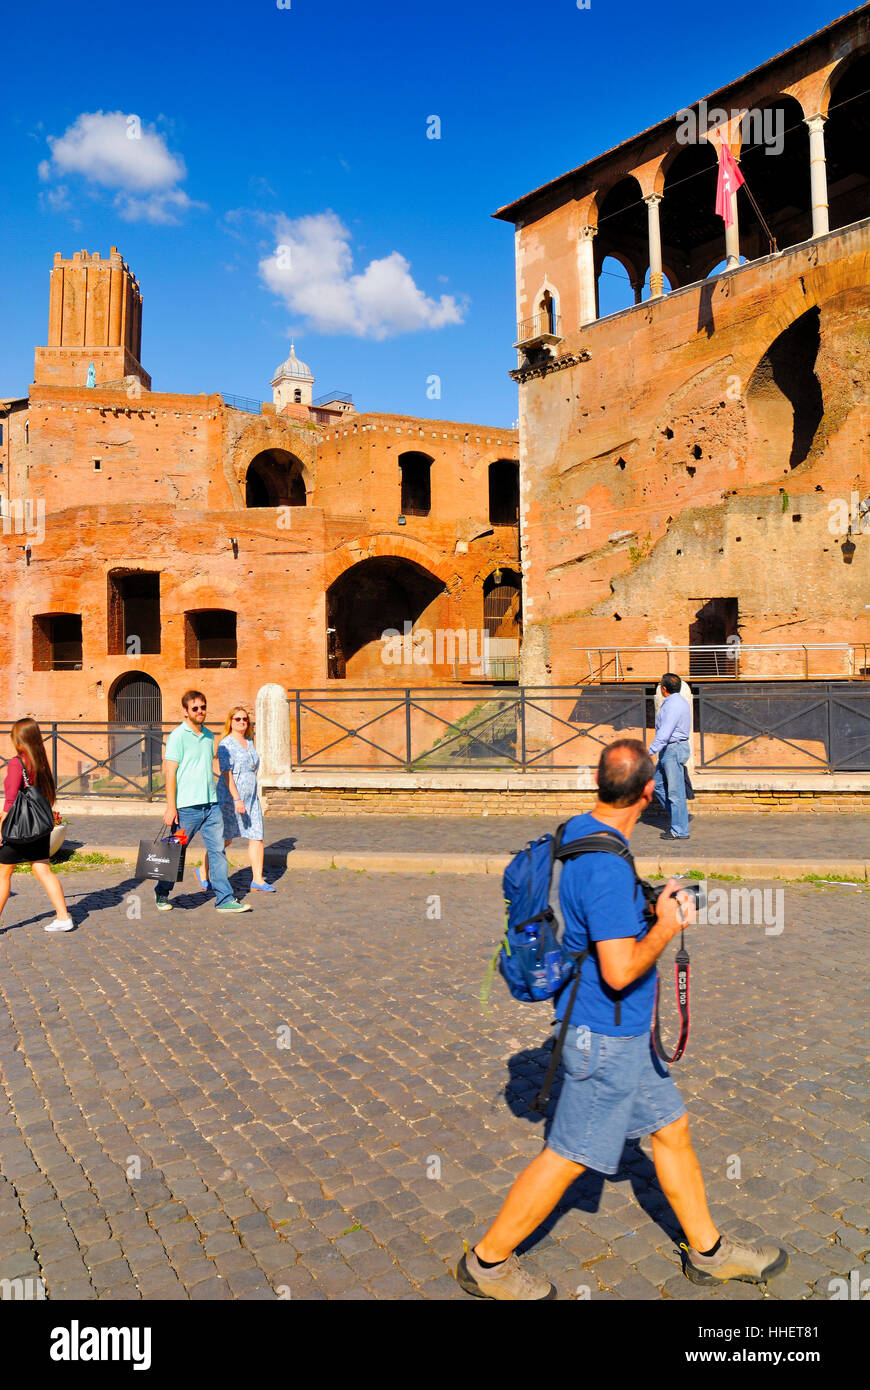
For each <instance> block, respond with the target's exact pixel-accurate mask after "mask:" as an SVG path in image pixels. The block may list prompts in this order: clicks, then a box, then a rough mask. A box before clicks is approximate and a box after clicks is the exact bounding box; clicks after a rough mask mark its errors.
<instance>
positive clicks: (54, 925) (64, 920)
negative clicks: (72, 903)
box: [43, 917, 75, 931]
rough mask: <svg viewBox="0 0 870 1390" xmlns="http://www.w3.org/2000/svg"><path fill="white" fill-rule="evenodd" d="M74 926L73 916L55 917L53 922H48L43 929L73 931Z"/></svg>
mask: <svg viewBox="0 0 870 1390" xmlns="http://www.w3.org/2000/svg"><path fill="white" fill-rule="evenodd" d="M74 926H75V922H74V921H73V919H72V918H71V917H55V919H54V921H53V922H46V924H45V926H44V927H43V931H72V929H73V927H74Z"/></svg>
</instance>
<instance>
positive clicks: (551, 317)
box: [514, 310, 562, 352]
mask: <svg viewBox="0 0 870 1390" xmlns="http://www.w3.org/2000/svg"><path fill="white" fill-rule="evenodd" d="M561 341H562V330H561V316H560V315H559V314H554V313H552V312H551V313H547V312H545V311H544V310H539V311H538V313H537V314H532V317H531V318H529V319H523V320H522V322H521V323H518V324H517V341H516V342H515V343H514V347H515V348H519V349H520V350H521V351H523V352H525V351H527V350H528V349H529V348H536V347H555V345H556V343H561Z"/></svg>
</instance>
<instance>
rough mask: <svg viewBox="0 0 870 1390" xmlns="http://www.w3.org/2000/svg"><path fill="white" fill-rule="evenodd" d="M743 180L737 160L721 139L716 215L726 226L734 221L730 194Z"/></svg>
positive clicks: (734, 191) (735, 190)
mask: <svg viewBox="0 0 870 1390" xmlns="http://www.w3.org/2000/svg"><path fill="white" fill-rule="evenodd" d="M745 182H746V180H745V179H744V177H743V175H742V174H741V172H740V166H739V165H738V163H737V160H736V159H735V158H734V156H733V154H732V153H731V151H730V150H729V148H728V146H727V145H726V144H725V141H724V140H723V141H722V145H721V148H720V150H719V177H718V179H717V180H716V215H717V216H718V217H721V218H722V220H723V221H724V223H725V226H726V227H730V226H731V224H732V222H733V221H734V217H733V214H732V210H731V195H732V193H736V192H737V190H738V188H739V187H740V185H741V183H745Z"/></svg>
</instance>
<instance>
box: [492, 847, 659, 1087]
mask: <svg viewBox="0 0 870 1390" xmlns="http://www.w3.org/2000/svg"><path fill="white" fill-rule="evenodd" d="M566 826H567V821H565V822H563V824H562V825H560V826H559V828H558V829H557V831H556V834H555V835H542V836H541V837H540V839H537V840H531V841H530V842H529V844H528V845H527V846H526V848H525V849H524V850H521V851H520V852H519V854H517V855H515V856H514V858H513V859H512V860H511V862H510V863H509V864H508V866H507V868H506V869H505V872H504V878H503V880H502V888H503V892H504V898H505V906H506V909H507V912H506V920H505V933H504V937H503V938H502V941H501V943H500V945H499V949H498V951H497V953H496V960H495V963H496V964H497V967H498V971H499V973H500V974H501V976H502V978H503V979H504V981H505V983H506V985H507V987H508V989H509V990H510V992H511V994H512V995H513V997H514V999H518V1000H519V1001H520V1002H521V1003H540V1002H542V1001H543V1000H546V999H553V1000H556V999H557V997H558V995H560V994H561V992H562V990H563V989H564V988H565V986H566V985H567V984H568V983H569V982H570V981H571V979H572V978H573V980H574V983H573V986H572V989H571V995H570V998H569V1000H568V1007H567V1009H566V1011H565V1016H564V1018H563V1020H562V1027H561V1029H560V1031H559V1037H558V1039H557V1040H556V1044H555V1046H554V1048H553V1051H552V1054H551V1057H550V1064H549V1066H548V1068H547V1074H546V1077H545V1078H544V1084H543V1086H542V1087H541V1090H540V1091H539V1093H538V1096H537V1099H536V1100H535V1102H534V1105H533V1107H532V1108H533V1109H534V1110H537V1111H539V1112H543V1110H544V1108H545V1106H546V1104H547V1100H548V1099H549V1095H550V1087H551V1086H552V1084H553V1079H554V1077H555V1075H556V1071H557V1068H558V1065H559V1059H560V1057H561V1055H562V1049H563V1047H564V1044H565V1035H566V1034H567V1032H568V1027H569V1023H570V1019H571V1014H572V1012H573V1009H574V1000H575V999H576V997H577V989H578V986H579V984H580V974H581V970H582V967H583V962H584V960H585V959H586V957H587V956H588V955H589V954H590V952H592V951H594V950H595V945H594V943H593V942H590V944H589V945H588V946H587V947H586V948H585V949H584V950H583V951H580V952H578V953H576V954H575V953H572V952H571V951H568V950H566V949H565V946H564V944H563V939H564V935H565V919H564V917H563V916H562V910H561V906H560V903H559V881H560V878H561V875H562V865H563V864H564V863H565V861H566V860H568V859H576V858H579V856H580V855H582V854H602V853H604V854H615V855H618V857H619V858H620V859H624V860H625V862H626V863H627V864H629V865H630V867H631V871H632V873H633V874H634V878H635V883H636V884H640V886H641V888H642V889H643V892H644V897H645V898H647V900H648V899H649V896H650V894H649V886H648V885H647V884H644V883H643V881H642V880H641V879H639V878H638V876H637V871H636V869H635V867H634V859H633V857H632V854H631V851H630V850H629V848H628V846H627V845H625V844H623V842H622V840H621V839H620V838H618V837H617V836H616V835H615V834H614V833H612V832H611V831H608V830H603V831H601V832H600V833H597V832H596V833H593V834H590V835H584V836H582V837H581V838H580V839H578V840H569V841H568V842H567V843H566V842H565V829H566ZM611 993H612V994H613V1017H614V1023H615V1024H617V1025H618V1024H619V1021H620V1013H621V995H620V994H619V993H617V992H616V991H611Z"/></svg>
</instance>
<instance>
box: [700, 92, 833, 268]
mask: <svg viewBox="0 0 870 1390" xmlns="http://www.w3.org/2000/svg"><path fill="white" fill-rule="evenodd" d="M741 133H742V135H743V145H742V148H741V151H740V172H741V173H742V174H743V177H744V178H745V180H746V183H747V186H748V187H749V188H751V189H752V193H753V196H754V197H755V200H756V202H757V203H758V206H759V207H760V208H761V211H762V214H763V215H764V218H765V220H766V222H767V224H768V226H769V227H770V229H771V231H772V232H773V235H774V236H775V237H776V241H777V245H778V247H779V249H780V251H783V250H784V249H785V248H786V247H787V246H796V245H797V244H798V243H799V242H801V241H808V240H809V238H810V237H811V236H812V234H813V219H812V213H811V211H810V207H811V201H812V200H811V198H810V132H809V130H808V128H807V124H806V122H805V120H804V113H803V108H802V107H801V106H800V105H799V103H798V102H797V101H795V99H794V97H788V96H776V97H773V98H771V100H770V101H766V102H763V103H761V104H760V105H759V106H758V107H756V108H755V109H754V110H753V111H752V112H751V113H747V115H746V116H744V118H743V121H742V123H741ZM737 203H738V207H739V209H740V246H741V249H742V250H744V251H745V252H746V255H747V256H749V258H750V260H755V259H756V258H757V257H760V256H768V255H770V243H769V241H768V238H767V233H766V232H765V231H764V228H763V227H762V226H761V225H760V223H759V221H758V216H757V214H756V213H755V211H754V209H753V208H752V205H751V204H750V202H749V200H748V199H747V198H746V195H745V192H743V191H740V190H738V193H737ZM720 226H721V220H720Z"/></svg>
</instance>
